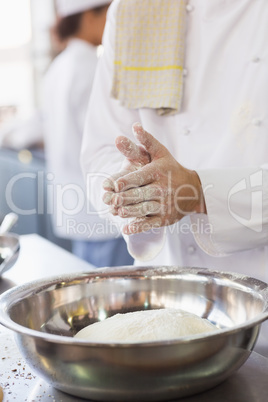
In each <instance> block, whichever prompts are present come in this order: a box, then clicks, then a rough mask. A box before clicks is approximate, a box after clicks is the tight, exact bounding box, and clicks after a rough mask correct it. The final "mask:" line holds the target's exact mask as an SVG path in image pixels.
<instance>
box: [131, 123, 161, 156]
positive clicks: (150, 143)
mask: <svg viewBox="0 0 268 402" xmlns="http://www.w3.org/2000/svg"><path fill="white" fill-rule="evenodd" d="M132 130H133V134H134V135H135V137H136V138H137V140H138V141H139V142H140V143H141V144H142V145H143V146H144V148H145V149H146V151H147V152H148V153H149V155H150V157H151V160H153V159H158V158H160V157H162V156H163V155H164V154H166V152H168V150H167V149H166V147H165V146H164V145H163V144H161V143H160V142H159V141H157V139H156V138H155V137H153V136H152V135H151V134H149V133H148V132H147V131H145V130H144V128H143V127H142V125H141V124H140V123H135V124H133V126H132Z"/></svg>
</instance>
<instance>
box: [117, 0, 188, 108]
mask: <svg viewBox="0 0 268 402" xmlns="http://www.w3.org/2000/svg"><path fill="white" fill-rule="evenodd" d="M185 21H186V11H185V0H121V1H120V2H119V4H118V10H117V25H116V43H115V62H114V76H113V87H112V96H113V97H114V98H115V99H118V100H119V101H120V102H121V103H122V104H123V105H124V106H126V107H127V108H130V109H139V108H143V107H146V108H153V109H157V112H158V113H159V114H174V113H178V112H179V111H180V108H181V102H182V94H183V64H184V39H185Z"/></svg>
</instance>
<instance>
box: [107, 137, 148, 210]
mask: <svg viewBox="0 0 268 402" xmlns="http://www.w3.org/2000/svg"><path fill="white" fill-rule="evenodd" d="M115 145H116V147H117V149H118V150H119V151H120V152H121V154H123V155H124V156H125V160H124V162H123V164H122V170H120V172H118V173H116V174H114V175H112V176H111V177H110V178H109V179H106V180H105V181H104V183H103V188H104V190H105V191H106V192H105V193H104V196H103V201H104V203H105V204H107V205H111V213H112V214H113V215H117V210H118V208H119V207H120V206H121V205H120V198H119V197H118V194H116V191H117V189H115V186H116V180H117V179H119V178H120V177H123V176H125V175H127V174H129V173H131V172H135V171H136V170H138V169H141V168H142V167H143V166H145V165H147V164H148V163H150V162H151V157H150V155H149V153H148V152H147V151H146V150H145V148H144V147H143V146H142V145H137V144H135V143H134V142H133V141H131V140H130V139H129V138H127V137H123V136H120V137H117V138H116V142H115ZM116 200H118V202H117V201H116Z"/></svg>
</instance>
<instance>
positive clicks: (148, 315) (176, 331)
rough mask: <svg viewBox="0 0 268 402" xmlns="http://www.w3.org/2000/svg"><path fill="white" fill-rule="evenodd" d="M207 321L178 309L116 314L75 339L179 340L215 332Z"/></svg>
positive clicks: (80, 333) (80, 332)
mask: <svg viewBox="0 0 268 402" xmlns="http://www.w3.org/2000/svg"><path fill="white" fill-rule="evenodd" d="M217 329H218V328H217V327H216V326H215V325H213V324H211V323H210V322H209V321H208V320H206V319H204V318H200V317H198V316H197V315H195V314H191V313H188V312H186V311H183V310H178V309H157V310H143V311H135V312H131V313H125V314H116V315H114V316H112V317H109V318H107V319H105V320H104V321H99V322H96V323H94V324H91V325H88V326H87V327H85V328H83V329H82V330H81V331H79V332H78V333H77V334H76V335H75V337H76V338H80V339H85V340H88V341H90V342H106V343H110V342H122V343H125V342H127V343H129V342H133V343H135V342H147V341H162V340H168V339H176V338H180V337H185V336H191V335H197V334H201V333H207V332H211V331H216V330H217Z"/></svg>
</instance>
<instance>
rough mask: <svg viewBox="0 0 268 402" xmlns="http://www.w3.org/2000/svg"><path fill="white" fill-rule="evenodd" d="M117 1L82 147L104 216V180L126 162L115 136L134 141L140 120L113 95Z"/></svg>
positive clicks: (90, 187) (91, 194) (90, 186)
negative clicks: (133, 130)
mask: <svg viewBox="0 0 268 402" xmlns="http://www.w3.org/2000/svg"><path fill="white" fill-rule="evenodd" d="M117 4H118V2H117V1H114V2H113V3H112V5H111V6H110V9H109V11H108V15H107V22H106V27H105V31H104V36H103V47H104V53H103V55H102V57H101V59H100V60H99V63H98V67H97V71H96V74H95V79H94V84H93V89H92V92H91V97H90V102H89V108H88V111H87V117H86V125H85V129H84V136H83V142H82V150H81V166H82V170H83V173H84V177H85V180H86V185H87V191H88V198H89V200H90V202H91V203H92V205H93V206H94V208H95V209H96V211H98V213H99V214H100V215H101V216H103V217H108V215H109V214H108V208H107V205H105V204H104V203H103V202H102V196H103V193H104V191H103V189H102V184H103V181H104V180H105V179H106V178H107V177H110V176H111V175H112V174H114V173H117V172H119V171H120V170H121V165H122V162H123V156H122V155H121V154H120V153H119V152H118V150H117V149H116V147H115V139H116V137H117V136H119V135H125V136H128V137H130V138H131V139H132V140H134V136H133V134H132V133H131V126H132V124H133V123H134V122H136V121H138V120H139V115H138V112H135V111H133V110H127V109H126V108H124V107H122V106H121V105H120V104H119V102H118V101H116V100H115V99H113V98H112V97H111V88H112V78H113V61H114V39H115V20H116V9H117ZM109 217H110V218H111V215H110V216H109ZM116 221H117V222H119V221H118V220H116ZM120 222H121V220H120Z"/></svg>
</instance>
